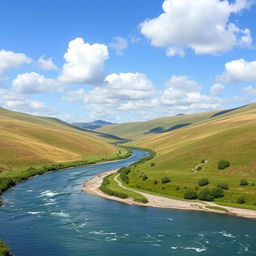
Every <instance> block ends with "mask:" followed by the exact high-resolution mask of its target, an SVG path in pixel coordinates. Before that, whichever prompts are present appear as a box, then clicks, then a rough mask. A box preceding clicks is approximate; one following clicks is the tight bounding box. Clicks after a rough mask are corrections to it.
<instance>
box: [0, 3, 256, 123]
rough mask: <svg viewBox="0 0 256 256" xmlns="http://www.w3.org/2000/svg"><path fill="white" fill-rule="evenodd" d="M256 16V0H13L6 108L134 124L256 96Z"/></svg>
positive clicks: (2, 24) (7, 32)
mask: <svg viewBox="0 0 256 256" xmlns="http://www.w3.org/2000/svg"><path fill="white" fill-rule="evenodd" d="M255 14H256V6H255V4H254V1H250V0H237V1H227V0H226V1H221V0H198V1H194V0H165V1H164V0H161V1H160V0H154V1H148V0H124V1H118V0H108V1H104V0H98V1H84V0H73V1H69V0H64V1H63V0H62V1H60V0H54V1H49V0H44V1H42V0H40V1H39V0H37V1H32V0H31V1H29V0H24V1H17V0H16V1H14V0H9V1H5V2H3V3H2V4H1V10H0V33H1V36H0V106H2V107H5V108H8V109H12V110H16V111H21V112H27V113H31V114H36V115H44V116H55V117H59V118H61V119H64V120H66V121H68V122H76V121H90V120H95V119H105V120H108V121H114V122H126V121H136V120H147V119H152V118H156V117H159V116H168V115H175V114H178V113H194V112H200V111H208V110H214V109H223V108H229V107H236V106H240V105H243V104H247V103H250V102H253V101H254V100H255V97H256V87H255V81H256V53H255V43H254V41H255V37H256V34H255V31H256V29H255V28H256V20H255Z"/></svg>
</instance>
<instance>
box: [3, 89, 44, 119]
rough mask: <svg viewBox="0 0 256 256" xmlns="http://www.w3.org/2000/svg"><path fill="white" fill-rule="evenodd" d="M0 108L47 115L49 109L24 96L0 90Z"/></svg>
mask: <svg viewBox="0 0 256 256" xmlns="http://www.w3.org/2000/svg"><path fill="white" fill-rule="evenodd" d="M0 106H1V107H4V108H8V109H11V110H14V111H21V112H27V113H31V114H39V113H42V114H49V109H48V108H47V107H46V106H45V105H44V103H42V102H40V101H37V100H30V99H27V98H26V97H25V96H24V95H22V94H20V93H18V92H15V91H12V90H7V89H0Z"/></svg>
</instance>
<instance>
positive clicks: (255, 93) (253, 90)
mask: <svg viewBox="0 0 256 256" xmlns="http://www.w3.org/2000/svg"><path fill="white" fill-rule="evenodd" d="M243 92H244V93H246V94H247V95H248V96H252V97H256V87H253V86H251V85H249V86H247V87H245V88H244V89H243Z"/></svg>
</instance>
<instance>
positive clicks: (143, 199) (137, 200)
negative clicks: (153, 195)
mask: <svg viewBox="0 0 256 256" xmlns="http://www.w3.org/2000/svg"><path fill="white" fill-rule="evenodd" d="M134 201H136V202H140V203H143V204H146V203H148V199H147V198H146V197H144V198H136V199H134Z"/></svg>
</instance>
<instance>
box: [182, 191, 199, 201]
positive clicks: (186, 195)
mask: <svg viewBox="0 0 256 256" xmlns="http://www.w3.org/2000/svg"><path fill="white" fill-rule="evenodd" d="M184 199H189V200H192V199H197V193H196V192H195V191H194V190H192V189H187V190H186V191H185V193H184Z"/></svg>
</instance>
